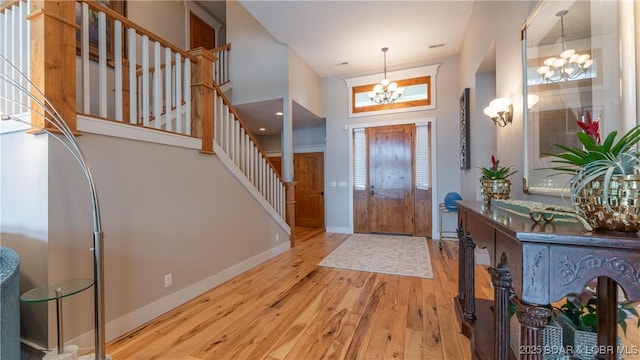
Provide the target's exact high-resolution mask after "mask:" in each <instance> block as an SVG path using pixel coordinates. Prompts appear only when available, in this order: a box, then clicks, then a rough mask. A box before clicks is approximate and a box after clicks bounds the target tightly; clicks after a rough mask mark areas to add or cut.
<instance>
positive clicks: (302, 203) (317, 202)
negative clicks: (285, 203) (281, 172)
mask: <svg viewBox="0 0 640 360" xmlns="http://www.w3.org/2000/svg"><path fill="white" fill-rule="evenodd" d="M293 171H294V178H295V181H296V183H297V184H296V190H295V191H296V226H312V227H324V153H322V152H316V153H300V154H294V155H293Z"/></svg>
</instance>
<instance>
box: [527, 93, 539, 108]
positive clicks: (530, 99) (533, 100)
mask: <svg viewBox="0 0 640 360" xmlns="http://www.w3.org/2000/svg"><path fill="white" fill-rule="evenodd" d="M538 101H540V96H538V95H536V94H529V95H527V110H531V108H532V107H534V106H535V105H536V104H537V103H538Z"/></svg>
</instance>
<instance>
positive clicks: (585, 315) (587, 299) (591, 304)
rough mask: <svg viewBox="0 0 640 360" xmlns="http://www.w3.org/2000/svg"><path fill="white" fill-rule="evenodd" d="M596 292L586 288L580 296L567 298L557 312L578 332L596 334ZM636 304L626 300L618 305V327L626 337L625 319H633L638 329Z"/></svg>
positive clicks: (639, 326) (639, 316)
mask: <svg viewBox="0 0 640 360" xmlns="http://www.w3.org/2000/svg"><path fill="white" fill-rule="evenodd" d="M596 304H597V298H596V292H595V290H594V289H593V288H592V286H587V288H586V290H585V291H584V292H583V293H582V294H580V296H569V297H567V298H566V302H565V303H564V304H562V306H560V307H559V308H556V310H558V311H559V312H561V313H562V314H564V315H565V316H566V317H567V318H568V319H569V320H570V321H571V322H572V323H573V325H574V326H575V327H576V329H578V330H582V331H589V332H596V331H597V326H598V311H597V306H596ZM636 306H637V304H635V303H632V302H630V301H628V300H625V301H622V302H619V303H618V317H617V322H618V325H620V327H621V328H622V331H623V332H624V334H625V336H626V335H627V321H626V320H627V318H629V317H635V318H636V319H637V321H636V327H638V328H640V314H638V309H637V308H636Z"/></svg>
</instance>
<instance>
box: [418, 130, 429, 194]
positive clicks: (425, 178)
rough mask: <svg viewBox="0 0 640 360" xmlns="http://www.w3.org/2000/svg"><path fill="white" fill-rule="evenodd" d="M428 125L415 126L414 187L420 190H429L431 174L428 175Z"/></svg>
mask: <svg viewBox="0 0 640 360" xmlns="http://www.w3.org/2000/svg"><path fill="white" fill-rule="evenodd" d="M429 142H430V137H429V125H427V124H425V125H417V126H416V187H417V188H418V189H421V190H429V188H430V187H431V174H429V170H430V166H429V159H430V154H429V149H430V148H431V145H430V144H429Z"/></svg>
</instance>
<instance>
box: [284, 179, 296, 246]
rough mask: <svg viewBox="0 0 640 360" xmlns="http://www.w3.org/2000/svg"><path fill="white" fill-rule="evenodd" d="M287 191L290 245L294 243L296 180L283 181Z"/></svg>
mask: <svg viewBox="0 0 640 360" xmlns="http://www.w3.org/2000/svg"><path fill="white" fill-rule="evenodd" d="M285 185H286V186H287V192H286V195H285V202H286V203H287V207H286V209H285V210H286V217H287V224H288V225H289V227H290V228H291V238H290V242H291V247H294V246H295V245H296V236H295V233H296V231H295V229H296V182H288V183H285Z"/></svg>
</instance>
